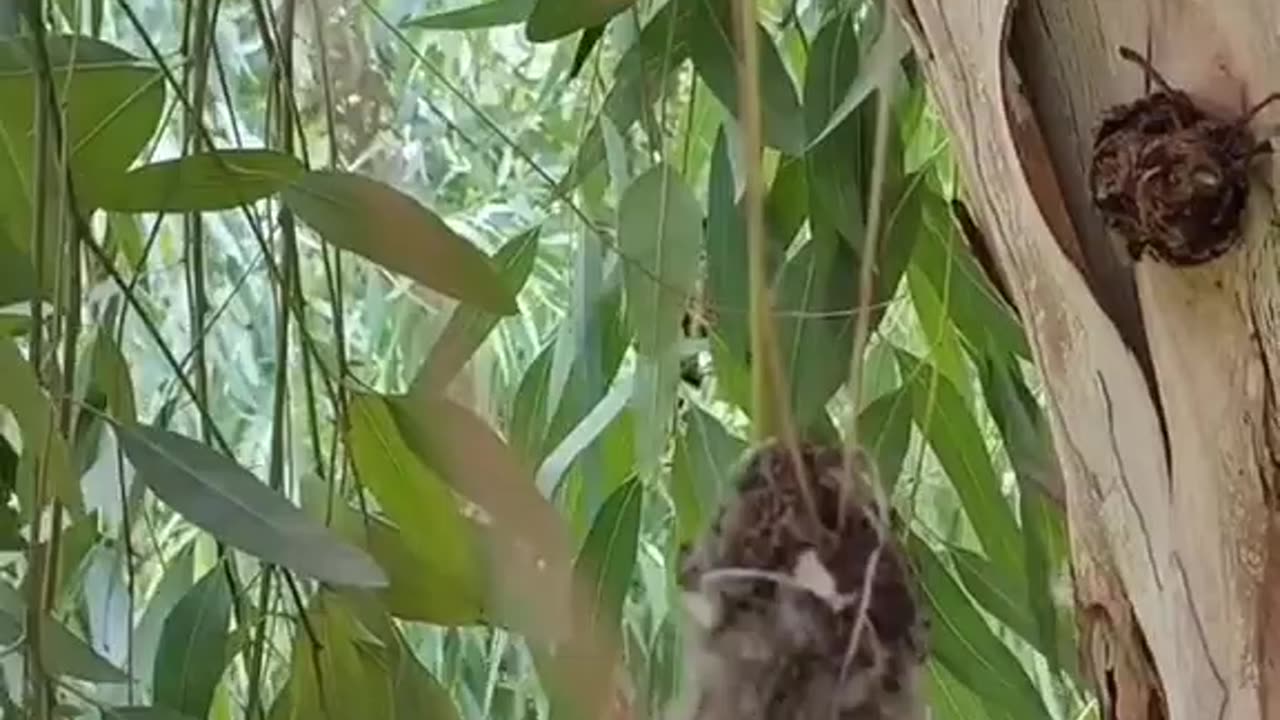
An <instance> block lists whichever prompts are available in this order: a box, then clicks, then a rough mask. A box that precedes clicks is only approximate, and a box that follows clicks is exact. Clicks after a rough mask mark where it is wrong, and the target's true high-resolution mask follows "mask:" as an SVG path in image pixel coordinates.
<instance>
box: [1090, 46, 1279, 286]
mask: <svg viewBox="0 0 1280 720" xmlns="http://www.w3.org/2000/svg"><path fill="white" fill-rule="evenodd" d="M1120 55H1121V57H1123V58H1125V59H1126V60H1129V61H1131V62H1134V63H1137V64H1138V65H1139V66H1140V67H1142V68H1143V70H1144V71H1145V73H1146V75H1147V77H1148V78H1149V79H1150V80H1155V82H1156V84H1157V85H1158V86H1159V88H1160V89H1159V90H1158V91H1157V92H1154V93H1151V94H1148V95H1146V96H1144V97H1141V98H1139V99H1137V100H1135V101H1133V102H1129V103H1125V104H1122V105H1117V106H1115V107H1113V108H1111V109H1110V110H1108V111H1107V113H1106V115H1105V116H1104V118H1103V120H1102V123H1101V125H1100V126H1099V127H1098V131H1097V133H1096V135H1095V138H1094V146H1093V161H1092V163H1091V165H1090V170H1089V184H1090V187H1091V190H1092V192H1093V200H1094V204H1095V205H1096V206H1097V208H1098V209H1099V211H1100V212H1101V213H1102V217H1103V219H1104V221H1105V222H1106V224H1107V226H1108V227H1109V228H1111V229H1112V230H1113V231H1114V232H1116V233H1117V234H1119V235H1120V237H1121V238H1122V239H1123V240H1124V242H1125V246H1126V248H1127V250H1128V251H1129V255H1130V257H1132V258H1133V259H1134V260H1135V261H1136V260H1139V259H1141V258H1142V256H1143V255H1144V254H1145V253H1147V252H1150V253H1151V254H1152V255H1153V256H1154V257H1155V258H1157V259H1159V260H1162V261H1164V262H1166V263H1168V264H1170V265H1176V266H1188V265H1199V264H1201V263H1205V262H1209V261H1210V260H1213V259H1215V258H1218V257H1220V256H1222V255H1223V254H1225V253H1226V252H1227V251H1229V250H1231V249H1232V248H1233V247H1235V246H1236V245H1238V244H1239V242H1240V238H1241V237H1242V234H1241V232H1240V218H1241V213H1242V212H1243V210H1244V207H1245V199H1246V197H1247V195H1248V184H1249V183H1248V179H1249V178H1248V171H1249V166H1250V163H1251V162H1252V161H1253V159H1254V158H1255V157H1257V156H1258V155H1260V154H1263V153H1266V152H1268V151H1269V150H1270V145H1269V143H1266V142H1263V143H1258V142H1257V141H1256V140H1255V139H1254V137H1253V135H1252V133H1251V132H1250V131H1249V127H1248V123H1249V121H1250V120H1251V119H1253V117H1254V115H1256V114H1257V113H1258V111H1260V110H1261V109H1262V108H1264V107H1266V106H1267V105H1268V104H1270V103H1271V102H1273V101H1275V100H1276V99H1280V94H1273V95H1270V96H1268V97H1267V98H1266V99H1264V100H1263V101H1262V102H1260V103H1258V104H1257V105H1255V106H1254V107H1253V108H1252V109H1250V110H1248V111H1247V112H1245V113H1244V114H1242V115H1241V116H1240V117H1238V118H1232V119H1223V118H1218V117H1214V116H1212V115H1210V114H1209V113H1208V112H1206V111H1205V110H1204V109H1202V108H1200V107H1199V106H1197V105H1196V104H1195V103H1194V102H1192V100H1191V98H1190V97H1189V96H1188V95H1187V94H1186V93H1185V92H1183V91H1181V90H1176V89H1174V88H1172V87H1171V86H1170V85H1169V84H1168V83H1167V82H1165V80H1164V78H1163V77H1161V76H1160V74H1159V73H1158V72H1156V70H1155V68H1153V67H1152V66H1151V64H1150V62H1148V61H1147V59H1146V58H1143V57H1142V56H1140V55H1138V54H1137V53H1136V52H1134V51H1133V50H1131V49H1129V48H1124V47H1122V48H1120Z"/></svg>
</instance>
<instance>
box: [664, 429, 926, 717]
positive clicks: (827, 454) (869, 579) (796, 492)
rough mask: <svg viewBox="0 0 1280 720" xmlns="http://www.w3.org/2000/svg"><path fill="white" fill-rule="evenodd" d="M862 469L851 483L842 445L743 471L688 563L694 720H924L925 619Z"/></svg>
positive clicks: (685, 582)
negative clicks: (920, 683) (733, 492)
mask: <svg viewBox="0 0 1280 720" xmlns="http://www.w3.org/2000/svg"><path fill="white" fill-rule="evenodd" d="M796 455H798V456H799V460H800V462H799V466H800V468H801V470H802V471H801V472H799V473H798V472H796V469H797V465H796V463H795V462H794V460H795V458H796ZM860 467H863V465H861V464H858V465H857V466H856V467H855V469H854V475H855V478H854V479H853V481H852V482H849V483H845V482H844V480H843V479H844V478H845V477H846V475H845V467H844V458H843V453H842V452H841V450H839V449H837V448H831V447H824V446H820V445H814V444H804V445H801V446H800V447H799V448H797V449H796V452H795V453H793V452H791V451H790V450H788V449H787V448H786V447H785V446H783V445H781V444H777V443H775V444H770V445H767V446H765V447H763V448H761V449H759V450H757V451H756V452H755V453H754V454H753V455H752V456H751V457H750V458H749V460H748V461H747V463H746V464H745V465H744V467H743V469H742V471H741V473H740V481H739V484H738V493H737V495H736V496H735V497H734V498H733V499H732V500H730V501H729V502H728V504H727V505H726V506H725V507H724V508H723V510H722V511H721V513H720V515H719V517H718V518H717V519H716V521H715V523H714V525H713V526H712V528H711V529H710V530H709V531H708V532H707V533H706V535H705V536H704V537H703V538H702V539H701V541H700V542H699V544H698V545H697V546H696V547H695V548H693V550H692V551H691V552H689V553H688V554H687V556H686V557H685V559H684V562H683V566H682V568H681V577H680V584H681V587H682V588H683V590H684V591H685V601H686V602H685V604H686V609H687V611H688V617H689V620H690V621H691V622H689V623H687V625H686V631H685V632H686V636H687V640H688V642H689V647H690V654H689V656H688V659H689V662H690V670H689V672H690V678H689V680H690V706H689V708H688V712H689V713H690V715H689V716H690V717H692V718H695V719H696V720H819V719H821V720H831V719H833V718H838V719H839V720H907V719H909V718H910V719H914V718H923V717H924V716H923V704H922V701H921V692H920V689H919V687H918V674H919V671H920V668H921V666H922V664H923V662H924V658H925V655H926V625H925V622H924V619H923V616H922V613H921V611H920V607H919V604H918V601H917V598H916V593H915V590H914V579H913V578H912V575H911V571H910V567H909V565H908V563H907V560H906V557H905V555H904V553H903V551H902V549H901V547H899V545H898V544H897V542H896V541H895V540H894V538H893V536H892V533H891V532H890V530H889V529H888V528H884V527H882V521H881V515H880V512H879V510H878V506H877V505H876V503H875V501H874V499H873V498H872V497H871V496H870V495H871V493H870V489H869V486H868V484H867V483H866V481H865V474H864V473H863V472H862V471H861V470H860V469H859V468H860Z"/></svg>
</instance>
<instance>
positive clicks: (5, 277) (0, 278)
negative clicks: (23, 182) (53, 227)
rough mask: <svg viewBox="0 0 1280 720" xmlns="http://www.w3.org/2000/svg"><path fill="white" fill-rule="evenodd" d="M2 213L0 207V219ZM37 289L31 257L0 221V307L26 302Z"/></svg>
mask: <svg viewBox="0 0 1280 720" xmlns="http://www.w3.org/2000/svg"><path fill="white" fill-rule="evenodd" d="M0 182H2V181H0ZM3 215H4V211H3V208H0V220H3ZM38 290H39V288H37V287H36V274H35V266H34V265H32V264H31V257H30V256H29V255H28V254H27V253H26V252H25V251H24V250H21V249H19V247H18V245H17V244H16V243H14V242H13V241H12V240H11V239H10V237H9V234H8V233H7V232H6V231H5V226H4V224H3V222H0V307H4V306H5V305H12V304H14V303H19V302H26V301H28V300H30V299H32V298H34V297H35V296H36V293H37V292H38Z"/></svg>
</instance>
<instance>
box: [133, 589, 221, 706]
mask: <svg viewBox="0 0 1280 720" xmlns="http://www.w3.org/2000/svg"><path fill="white" fill-rule="evenodd" d="M230 621H231V591H230V589H229V588H228V586H227V575H226V571H225V569H224V568H223V567H222V566H221V565H215V566H214V567H213V569H211V570H209V572H207V573H206V574H205V576H204V577H203V578H201V579H200V581H199V582H197V583H196V584H195V585H193V586H192V587H191V590H190V591H189V592H187V594H186V595H184V596H183V597H182V599H181V600H179V601H178V604H177V605H175V606H174V608H173V611H172V612H170V613H169V617H167V618H166V619H165V621H164V629H163V631H161V633H160V648H159V651H158V652H157V653H156V660H155V663H156V664H155V669H154V670H153V671H152V677H153V678H154V682H155V686H154V690H153V696H154V699H155V701H156V703H157V704H161V705H164V706H166V707H169V708H172V709H174V710H178V711H179V712H182V713H184V714H187V715H190V716H191V717H197V718H202V717H205V716H207V715H208V714H209V706H210V705H211V704H212V702H213V692H214V690H215V689H216V688H217V686H218V682H219V681H220V680H221V679H222V673H223V670H225V668H226V664H227V660H228V657H227V629H228V624H229V623H230Z"/></svg>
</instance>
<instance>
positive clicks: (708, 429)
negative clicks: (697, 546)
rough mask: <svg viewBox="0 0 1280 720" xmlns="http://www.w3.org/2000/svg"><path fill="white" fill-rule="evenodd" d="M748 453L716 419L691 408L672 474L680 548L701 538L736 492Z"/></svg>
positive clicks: (745, 447) (695, 406) (702, 411)
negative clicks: (736, 477)
mask: <svg viewBox="0 0 1280 720" xmlns="http://www.w3.org/2000/svg"><path fill="white" fill-rule="evenodd" d="M746 449H747V443H746V442H745V441H744V440H742V439H741V438H739V437H737V436H735V435H732V434H730V433H729V431H728V430H726V429H725V427H724V425H722V424H721V423H720V420H718V419H717V418H716V417H715V416H714V415H712V414H711V413H709V412H707V411H706V410H703V409H702V408H701V407H699V406H698V405H693V404H691V405H690V406H689V410H688V412H687V413H685V427H684V432H683V433H682V434H681V435H680V437H679V438H677V440H676V449H675V460H674V464H673V467H672V471H671V495H672V500H673V501H674V503H675V506H676V507H675V510H676V525H677V534H678V538H677V539H678V542H679V543H680V544H686V543H690V542H692V541H693V540H694V539H695V538H697V537H699V536H700V535H701V534H702V531H703V530H704V529H705V528H706V527H707V523H709V522H710V520H711V518H712V517H714V516H715V514H716V511H717V510H718V509H719V507H720V504H721V502H722V501H723V499H724V498H725V497H727V496H728V494H729V493H731V492H733V489H734V488H733V468H734V467H735V466H736V465H737V464H738V461H739V460H740V459H741V458H742V454H743V453H744V452H745V451H746Z"/></svg>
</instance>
